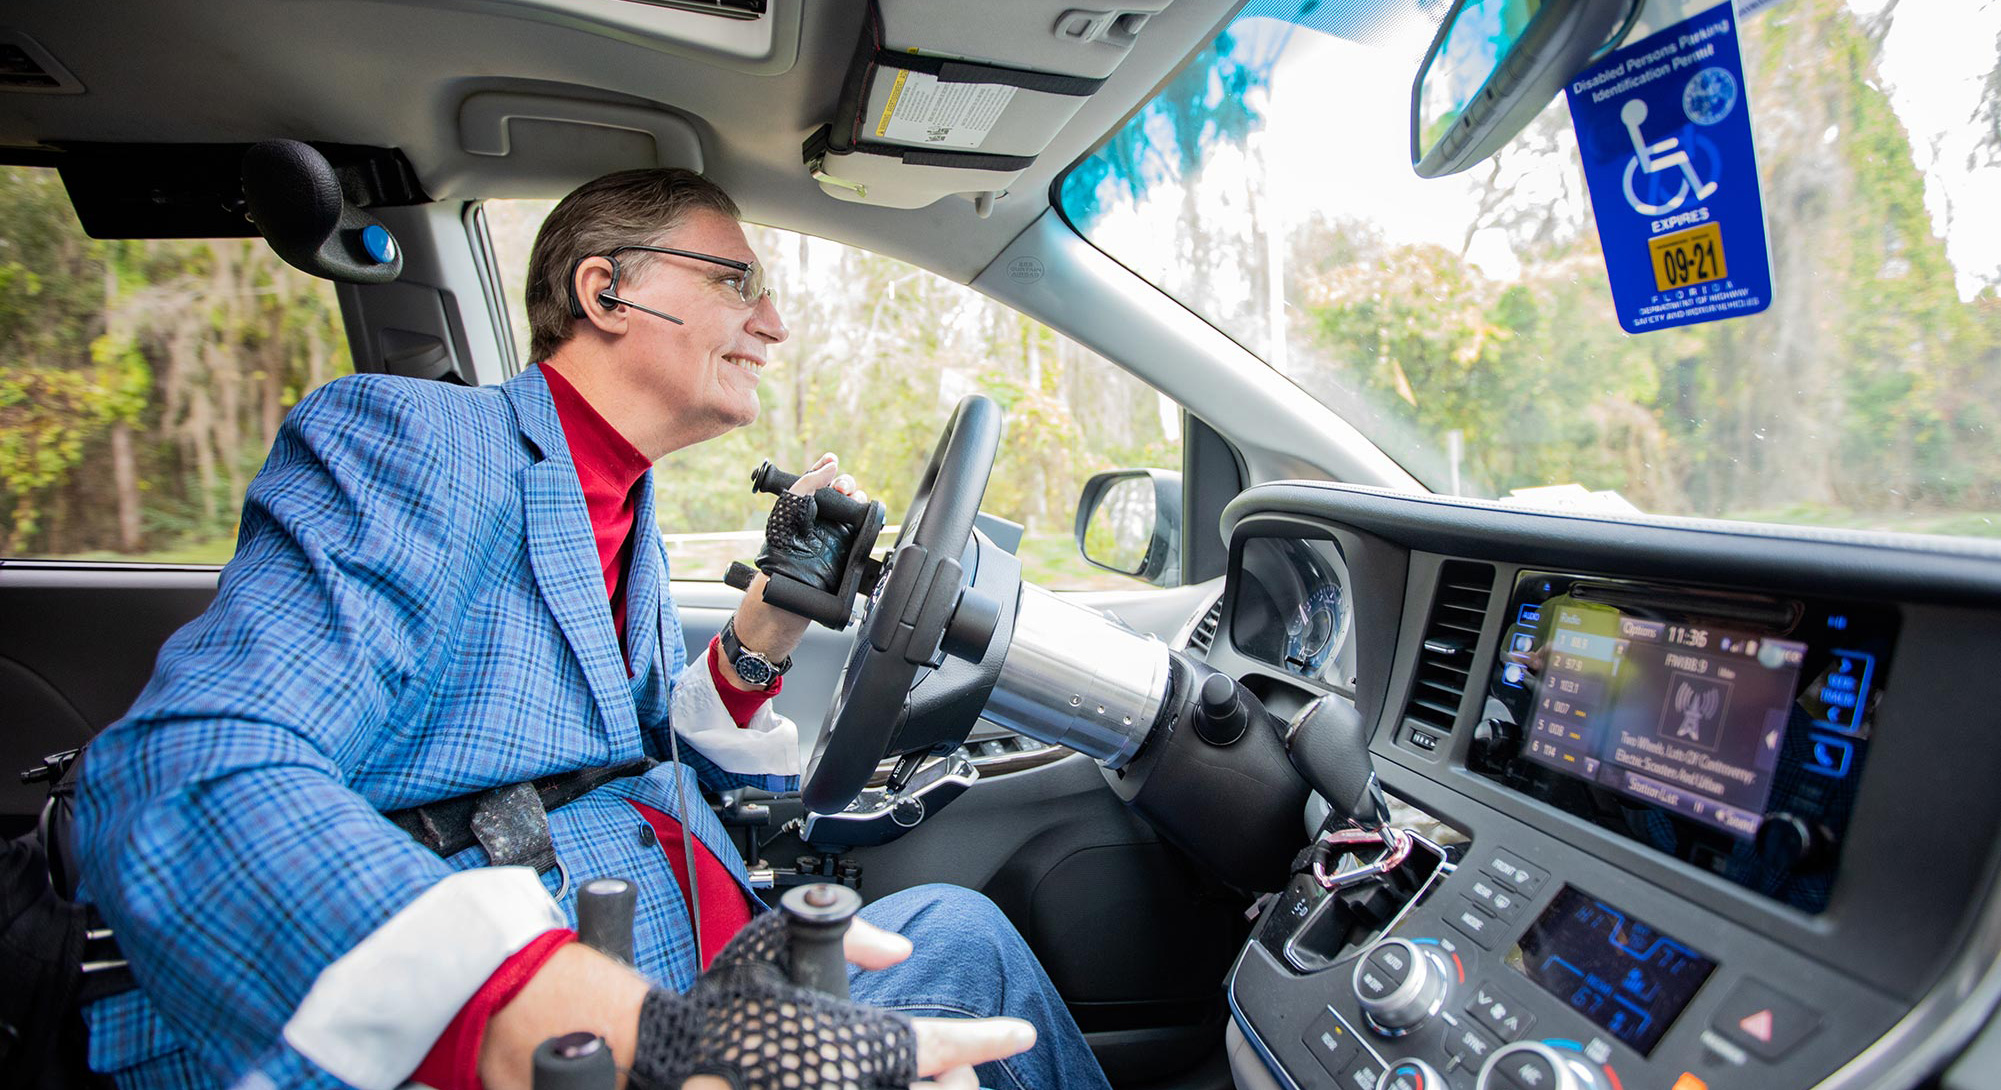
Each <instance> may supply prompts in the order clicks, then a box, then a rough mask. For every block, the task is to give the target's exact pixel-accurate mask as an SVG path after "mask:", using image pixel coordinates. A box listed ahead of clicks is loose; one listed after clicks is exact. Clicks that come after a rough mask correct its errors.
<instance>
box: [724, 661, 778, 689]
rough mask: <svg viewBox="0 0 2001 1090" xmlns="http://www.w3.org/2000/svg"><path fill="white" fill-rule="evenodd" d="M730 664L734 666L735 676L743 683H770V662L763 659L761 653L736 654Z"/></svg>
mask: <svg viewBox="0 0 2001 1090" xmlns="http://www.w3.org/2000/svg"><path fill="white" fill-rule="evenodd" d="M730 665H732V666H734V667H736V676H737V677H739V678H741V679H743V683H744V684H745V685H769V684H771V675H772V669H771V664H770V663H768V662H766V661H764V658H763V656H761V655H752V654H742V655H738V656H737V657H736V661H735V662H733V663H731V664H730Z"/></svg>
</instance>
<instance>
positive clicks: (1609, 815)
mask: <svg viewBox="0 0 2001 1090" xmlns="http://www.w3.org/2000/svg"><path fill="white" fill-rule="evenodd" d="M1508 610H1509V612H1508V614H1507V621H1508V623H1507V626H1506V627H1505V628H1504V629H1503V630H1502V635H1501V640H1502V646H1501V648H1500V651H1499V653H1498V655H1497V661H1496V664H1495V669H1494V673H1493V677H1492V681H1491V684H1490V686H1489V689H1488V695H1489V697H1490V699H1489V701H1488V714H1487V717H1486V725H1485V727H1484V728H1483V730H1482V732H1481V735H1480V738H1479V740H1478V741H1477V742H1476V745H1475V747H1474V749H1473V752H1472V754H1471V756H1470V757H1469V765H1470V766H1471V767H1472V768H1473V769H1474V771H1476V772H1481V773H1484V774H1486V775H1488V776H1490V777H1491V778H1494V779H1496V780H1499V781H1500V782H1502V783H1505V784H1507V785H1508V786H1509V787H1511V788H1514V789H1515V790H1518V791H1522V792H1524V793H1527V794H1530V795H1533V796H1535V797H1537V798H1540V799H1543V800H1545V801H1547V802H1550V803H1553V804H1555V805H1557V806H1559V807H1561V808H1563V809H1565V810H1568V811H1570V812H1572V813H1574V814H1578V815H1579V816H1583V817H1586V818H1589V819H1590V820H1592V821H1595V822H1597V823H1598V824H1600V825H1604V826H1605V827H1607V828H1610V829H1613V830H1615V831H1617V832H1619V833H1620V834H1621V835H1624V836H1627V837H1631V838H1633V839H1635V840H1639V841H1641V842H1643V843H1646V844H1647V845H1649V846H1650V847H1653V848H1656V849H1659V850H1661V851H1665V852H1668V853H1670V854H1673V855H1676V856H1679V857H1681V858H1683V859H1686V860H1689V861H1691V862H1694V863H1697V864H1699V865H1701V866H1704V867H1706V868H1708V869H1710V870H1713V871H1715V872H1717V873H1719V874H1723V875H1725V876H1727V877H1729V878H1731V879H1732V880H1734V881H1737V882H1739V883H1741V884H1744V885H1746V886H1749V887H1751V888H1753V889H1756V890H1758V891H1759V892H1761V893H1764V894H1766V895H1768V896H1772V897H1776V898H1778V899H1780V900H1784V901H1786V902H1788V903H1791V904H1794V905H1796V906H1798V907H1800V908H1803V909H1806V910H1807V911H1818V910H1819V909H1820V908H1821V907H1824V905H1825V902H1826V898H1827V896H1828V893H1829V891H1830V889H1831V887H1832V880H1833V874H1834V869H1835V866H1836V864H1837V862H1838V858H1839V853H1840V845H1841V838H1842V836H1843V835H1844V834H1845V832H1846V830H1847V823H1848V815H1849V812H1850V810H1851V809H1852V808H1853V804H1854V798H1855V784H1856V781H1857V779H1858V778H1859V777H1860V774H1861V769H1862V765H1863V761H1864V759H1865V758H1866V756H1867V753H1868V748H1869V742H1870V739H1871V736H1872V734H1873V732H1874V722H1875V716H1874V709H1875V707H1876V704H1877V702H1878V701H1879V700H1880V699H1881V696H1882V693H1883V690H1884V686H1885V684H1886V680H1887V677H1888V669H1889V656H1890V647H1891V644H1892V642H1893V641H1894V639H1895V635H1896V616H1895V614H1894V612H1892V611H1891V610H1889V609H1887V608H1885V607H1880V606H1872V605H1869V604H1865V603H1855V602H1837V601H1830V600H1824V599H1807V598H1792V597H1780V596H1769V595H1760V594H1752V593H1745V592H1733V591H1723V590H1715V589H1708V588H1696V587H1679V586H1672V585H1664V584H1657V583H1648V582H1641V581H1636V580H1624V579H1611V578H1599V577H1591V576H1581V575H1563V574H1557V573H1540V572H1538V573H1528V574H1524V575H1523V576H1522V577H1521V578H1520V579H1519V580H1518V582H1517V583H1516V586H1515V592H1514V594H1513V596H1512V597H1511V600H1510V602H1509V606H1508Z"/></svg>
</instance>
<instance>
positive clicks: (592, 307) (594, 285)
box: [570, 257, 628, 333]
mask: <svg viewBox="0 0 2001 1090" xmlns="http://www.w3.org/2000/svg"><path fill="white" fill-rule="evenodd" d="M616 285H617V280H616V278H615V277H614V276H613V275H612V263H611V259H610V258H608V257H587V258H584V259H583V260H582V261H579V262H577V268H576V271H574V272H572V273H571V274H570V290H571V291H573V292H575V293H576V300H577V304H578V307H579V308H580V309H581V310H582V311H583V313H582V314H581V315H578V317H580V318H581V319H582V320H584V321H587V322H589V323H591V324H592V325H594V326H596V327H597V328H598V329H600V330H603V331H604V332H606V333H623V332H625V325H626V322H627V320H628V319H627V316H626V314H625V312H624V311H623V310H621V309H619V307H618V304H616V303H607V302H606V301H604V300H600V299H599V298H598V296H600V295H603V294H605V293H607V292H610V293H612V294H614V295H615V294H617V292H616V291H615V290H614V289H615V287H616ZM572 313H573V314H574V313H575V312H574V311H573V312H572Z"/></svg>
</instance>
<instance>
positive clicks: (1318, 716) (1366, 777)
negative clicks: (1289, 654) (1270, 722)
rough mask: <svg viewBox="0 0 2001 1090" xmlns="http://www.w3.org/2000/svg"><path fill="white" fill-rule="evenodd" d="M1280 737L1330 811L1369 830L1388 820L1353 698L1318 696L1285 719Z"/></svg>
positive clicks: (1373, 764)
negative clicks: (1289, 718)
mask: <svg viewBox="0 0 2001 1090" xmlns="http://www.w3.org/2000/svg"><path fill="white" fill-rule="evenodd" d="M1283 741H1284V742H1285V752H1286V756H1287V757H1290V758H1291V759H1292V767H1294V768H1296V769H1298V770H1299V774H1300V775H1301V776H1303V777H1305V779H1306V782H1307V783H1309V784H1311V785H1313V789H1314V790H1315V791H1318V792H1320V796H1321V797H1322V798H1324V799H1326V800H1327V804H1328V805H1329V806H1331V807H1333V808H1334V812H1335V813H1337V814H1340V815H1341V816H1342V817H1344V818H1347V819H1349V820H1350V821H1353V822H1354V823H1355V824H1357V825H1360V826H1362V827H1363V828H1365V829H1369V830H1371V831H1380V830H1382V829H1384V828H1386V827H1387V826H1388V825H1389V823H1390V808H1389V803H1388V802H1387V801H1385V800H1384V798H1383V789H1382V786H1381V785H1380V784H1378V783H1377V782H1376V765H1375V762H1374V761H1372V760H1371V759H1370V758H1369V734H1368V728H1367V726H1366V724H1364V723H1363V722H1362V713H1361V712H1359V711H1356V710H1355V705H1354V704H1352V703H1350V702H1349V701H1347V700H1344V699H1342V698H1341V697H1338V696H1323V697H1320V698H1319V699H1317V700H1315V701H1313V702H1312V703H1310V704H1308V705H1307V706H1306V707H1304V708H1301V709H1300V711H1299V714H1298V715H1295V716H1293V717H1292V722H1290V723H1287V724H1286V727H1285V734H1284V736H1283Z"/></svg>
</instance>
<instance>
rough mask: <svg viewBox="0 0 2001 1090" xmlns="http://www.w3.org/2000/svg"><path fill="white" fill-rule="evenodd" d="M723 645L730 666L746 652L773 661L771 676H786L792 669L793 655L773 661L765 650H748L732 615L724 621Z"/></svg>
mask: <svg viewBox="0 0 2001 1090" xmlns="http://www.w3.org/2000/svg"><path fill="white" fill-rule="evenodd" d="M722 645H723V657H724V658H726V659H728V660H729V662H730V666H731V667H732V668H734V667H735V666H736V660H738V659H740V658H742V657H743V656H744V655H746V654H750V655H756V656H757V657H758V658H761V659H764V661H765V662H768V663H771V676H772V677H774V678H777V677H784V676H785V671H787V670H790V669H792V656H791V655H787V656H785V658H784V659H783V660H782V661H779V662H771V659H770V657H769V656H767V655H765V654H764V652H762V651H750V650H747V649H746V648H745V647H744V645H743V641H742V640H739V639H737V638H736V618H735V617H731V618H730V619H729V620H727V621H724V622H723V631H722Z"/></svg>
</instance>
